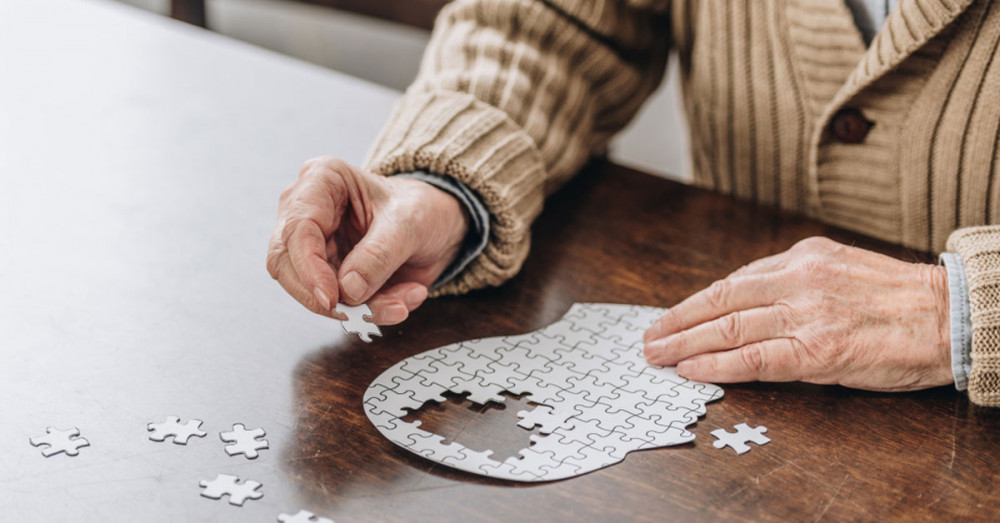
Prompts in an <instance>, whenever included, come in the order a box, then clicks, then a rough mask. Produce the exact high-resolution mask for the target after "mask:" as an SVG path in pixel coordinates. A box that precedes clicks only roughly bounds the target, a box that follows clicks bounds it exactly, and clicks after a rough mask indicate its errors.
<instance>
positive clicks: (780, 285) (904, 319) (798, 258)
mask: <svg viewBox="0 0 1000 523" xmlns="http://www.w3.org/2000/svg"><path fill="white" fill-rule="evenodd" d="M644 341H645V355H646V359H647V360H648V361H649V363H651V364H654V365H677V372H678V374H680V375H681V376H683V377H685V378H688V379H691V380H696V381H707V382H717V383H734V382H746V381H806V382H811V383H820V384H838V385H844V386H847V387H854V388H859V389H867V390H881V391H904V390H916V389H923V388H928V387H934V386H939V385H946V384H949V383H952V382H953V381H954V379H953V377H952V372H951V352H950V350H951V349H950V347H951V345H950V324H949V303H948V282H947V275H946V273H945V272H944V268H943V267H938V266H934V265H926V264H915V263H906V262H902V261H899V260H896V259H893V258H889V257H888V256H883V255H881V254H876V253H873V252H870V251H866V250H862V249H858V248H854V247H848V246H846V245H841V244H838V243H836V242H834V241H832V240H828V239H826V238H809V239H807V240H803V241H801V242H799V243H798V244H796V245H795V246H794V247H792V248H791V249H790V250H788V251H786V252H784V253H781V254H778V255H775V256H771V257H769V258H764V259H761V260H758V261H755V262H753V263H751V264H749V265H747V266H744V267H743V268H741V269H740V270H738V271H736V272H734V273H733V274H731V275H730V276H728V277H727V278H725V279H723V280H719V281H717V282H715V283H713V284H712V285H711V286H710V287H708V288H707V289H705V290H703V291H701V292H699V293H697V294H695V295H693V296H691V297H690V298H688V299H686V300H684V301H683V302H682V303H680V304H679V305H677V306H676V307H673V308H672V309H670V310H669V311H668V312H667V313H666V314H665V315H664V316H663V317H661V318H660V319H658V320H657V321H656V322H654V323H653V325H652V326H651V327H650V328H649V329H648V330H647V331H646V333H645V337H644Z"/></svg>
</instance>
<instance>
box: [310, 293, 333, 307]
mask: <svg viewBox="0 0 1000 523" xmlns="http://www.w3.org/2000/svg"><path fill="white" fill-rule="evenodd" d="M313 296H316V301H318V302H319V306H320V307H322V308H323V310H327V311H328V310H330V307H331V305H330V297H329V296H327V295H326V293H325V292H323V289H320V288H319V287H316V288H315V289H313Z"/></svg>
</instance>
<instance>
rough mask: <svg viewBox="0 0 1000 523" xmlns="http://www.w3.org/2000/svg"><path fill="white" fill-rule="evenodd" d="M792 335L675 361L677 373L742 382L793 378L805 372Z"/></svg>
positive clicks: (692, 378) (694, 378)
mask: <svg viewBox="0 0 1000 523" xmlns="http://www.w3.org/2000/svg"><path fill="white" fill-rule="evenodd" d="M800 360H801V357H800V352H799V351H798V350H797V342H796V341H795V339H794V338H778V339H771V340H766V341H761V342H757V343H750V344H748V345H744V346H742V347H740V348H738V349H733V350H727V351H723V352H714V353H709V354H702V355H700V356H695V357H694V358H690V359H687V360H684V361H682V362H680V363H678V364H677V373H678V374H680V375H681V376H683V377H685V378H687V379H689V380H694V381H707V382H714V383H742V382H747V381H795V380H798V379H800V378H801V377H802V376H803V375H805V371H806V370H807V369H803V368H802V366H801V364H800V363H801V361H800Z"/></svg>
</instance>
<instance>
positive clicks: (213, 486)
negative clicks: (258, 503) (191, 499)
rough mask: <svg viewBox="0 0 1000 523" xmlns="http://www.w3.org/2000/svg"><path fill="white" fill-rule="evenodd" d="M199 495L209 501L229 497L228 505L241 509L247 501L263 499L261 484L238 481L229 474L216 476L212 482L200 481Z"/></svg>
mask: <svg viewBox="0 0 1000 523" xmlns="http://www.w3.org/2000/svg"><path fill="white" fill-rule="evenodd" d="M198 485H200V486H201V495H202V496H204V497H206V498H209V499H222V497H223V496H229V504H230V505H236V506H238V507H242V506H243V503H244V502H245V501H246V500H248V499H260V498H262V497H264V493H263V492H261V491H260V490H258V489H260V487H261V484H260V483H257V482H256V481H252V480H247V481H242V482H241V481H240V478H238V477H236V476H230V475H229V474H218V475H216V476H215V479H213V480H212V481H206V480H201V482H199V483H198Z"/></svg>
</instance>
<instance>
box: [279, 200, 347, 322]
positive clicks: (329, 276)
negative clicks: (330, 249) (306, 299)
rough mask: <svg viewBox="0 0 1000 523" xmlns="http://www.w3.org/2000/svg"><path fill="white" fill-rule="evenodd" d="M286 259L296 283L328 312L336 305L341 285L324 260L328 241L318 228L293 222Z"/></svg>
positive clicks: (308, 220) (310, 224)
mask: <svg viewBox="0 0 1000 523" xmlns="http://www.w3.org/2000/svg"><path fill="white" fill-rule="evenodd" d="M287 245H288V257H289V259H290V260H291V262H292V266H293V267H294V268H295V273H296V275H297V276H298V279H299V282H300V283H301V285H302V286H303V287H305V288H306V289H308V290H309V292H311V293H312V294H313V296H314V297H315V299H316V302H317V303H318V305H319V306H321V307H323V308H325V309H326V310H327V311H330V310H332V309H333V307H334V306H335V305H336V304H337V300H338V298H339V293H340V285H339V284H338V283H337V274H336V273H335V272H334V271H333V267H331V266H330V263H329V261H328V258H327V241H326V237H325V236H324V235H323V231H322V230H321V228H320V226H319V225H318V224H317V223H316V222H315V221H313V220H311V219H304V220H300V221H298V222H296V223H295V224H294V226H293V228H292V232H291V233H290V234H289V235H288V241H287Z"/></svg>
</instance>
